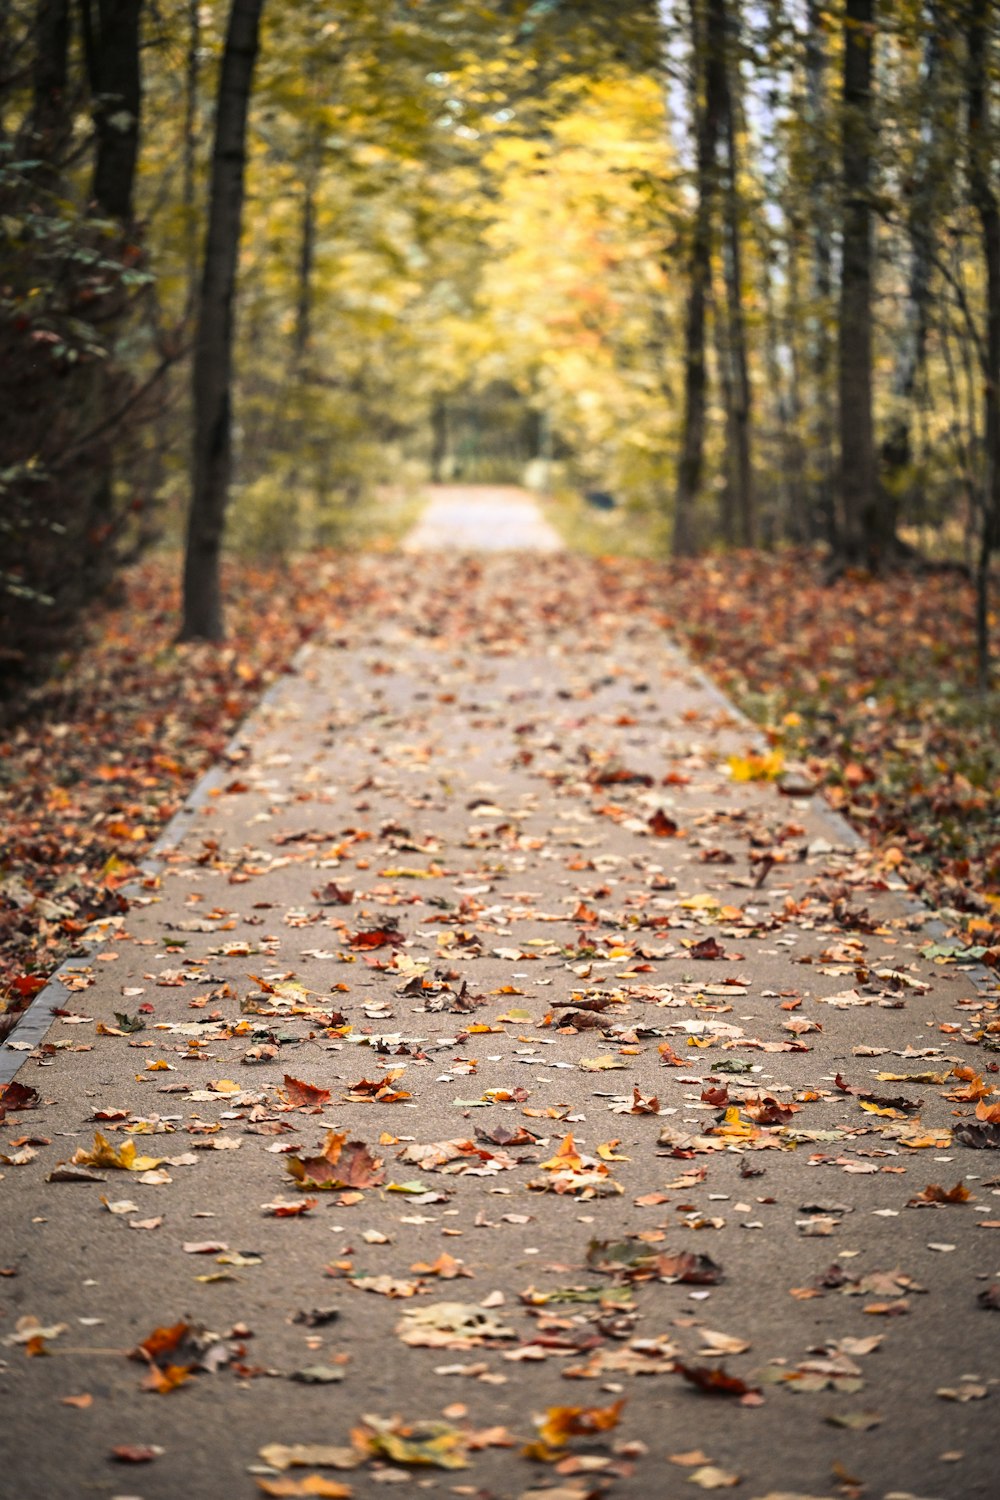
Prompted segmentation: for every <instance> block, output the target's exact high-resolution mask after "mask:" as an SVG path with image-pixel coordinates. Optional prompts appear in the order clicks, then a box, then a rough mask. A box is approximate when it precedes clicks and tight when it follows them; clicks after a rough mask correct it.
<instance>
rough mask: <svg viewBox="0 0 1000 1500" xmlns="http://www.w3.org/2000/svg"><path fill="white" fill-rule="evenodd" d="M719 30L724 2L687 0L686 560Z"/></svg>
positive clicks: (677, 545) (699, 448)
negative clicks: (690, 126) (690, 104)
mask: <svg viewBox="0 0 1000 1500" xmlns="http://www.w3.org/2000/svg"><path fill="white" fill-rule="evenodd" d="M725 28H726V10H725V0H707V3H706V6H705V14H704V23H703V24H702V21H701V14H700V4H699V0H692V4H691V43H692V54H693V65H694V71H695V87H694V117H695V151H696V161H695V172H696V177H695V191H696V194H697V201H696V204H695V214H694V224H693V226H692V231H691V247H690V252H689V259H688V296H687V311H686V315H685V320H684V417H683V427H682V436H681V455H680V462H679V464H678V469H677V489H676V494H675V500H674V530H673V544H672V551H673V554H674V556H675V557H690V556H692V555H693V554H694V553H695V551H696V550H697V538H696V535H695V517H694V511H695V505H696V503H697V501H698V498H699V495H700V493H701V484H702V473H703V470H704V456H705V404H706V379H705V322H706V317H705V314H706V308H707V304H708V297H709V291H710V289H711V280H712V223H713V218H714V209H715V200H716V196H717V187H718V182H717V171H716V168H717V160H716V158H717V153H718V141H719V125H720V120H721V109H722V97H723V93H724V88H725Z"/></svg>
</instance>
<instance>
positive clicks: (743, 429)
mask: <svg viewBox="0 0 1000 1500" xmlns="http://www.w3.org/2000/svg"><path fill="white" fill-rule="evenodd" d="M730 7H731V8H730V22H729V35H728V37H727V38H726V42H727V45H726V51H725V56H724V59H723V70H722V89H723V94H722V115H723V120H724V124H725V152H726V158H725V159H726V167H725V172H726V175H725V193H724V207H725V238H724V241H723V248H724V254H723V268H724V275H725V283H726V306H727V325H728V345H729V354H730V367H729V373H730V385H731V389H730V408H729V410H730V420H729V426H730V438H729V443H730V447H731V452H730V455H729V472H730V476H731V480H732V485H733V502H734V504H733V509H734V510H735V513H736V518H737V520H738V522H739V539H740V542H741V544H742V545H743V546H744V547H752V546H753V545H754V541H755V540H756V530H757V517H756V504H755V497H754V483H753V464H752V460H751V394H750V366H749V359H748V355H747V329H746V317H745V314H744V309H743V231H742V226H741V223H740V188H739V153H738V147H737V140H736V111H737V109H738V107H739V105H738V83H739V60H738V58H739V54H738V43H739V27H740V15H739V0H730ZM734 83H735V85H736V87H734Z"/></svg>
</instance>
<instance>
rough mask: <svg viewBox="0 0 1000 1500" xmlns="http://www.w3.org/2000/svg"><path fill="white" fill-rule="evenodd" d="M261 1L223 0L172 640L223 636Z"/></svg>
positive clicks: (214, 639) (210, 638)
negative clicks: (241, 256) (178, 617)
mask: <svg viewBox="0 0 1000 1500" xmlns="http://www.w3.org/2000/svg"><path fill="white" fill-rule="evenodd" d="M262 8H263V0H232V5H231V8H230V12H229V23H228V27H227V31H226V42H225V48H224V51H223V55H222V69H221V73H220V77H219V94H218V103H217V106H216V117H215V144H214V147H213V151H212V172H211V180H210V184H209V204H208V233H207V236H206V241H205V259H204V266H203V271H202V280H201V288H200V291H199V297H198V329H197V334H196V338H195V354H194V371H193V378H192V401H193V407H194V443H193V451H192V466H191V468H192V473H191V502H190V508H189V511H188V526H187V543H186V548H185V557H184V612H183V621H182V624H181V631H180V638H181V640H210V641H218V640H221V639H222V637H223V617H222V592H221V585H220V577H219V570H220V563H221V556H222V536H223V530H224V527H225V518H226V502H227V499H228V494H229V483H230V478H231V474H232V429H231V386H232V357H233V353H232V351H233V298H234V292H235V285H236V262H237V257H238V253H239V244H240V230H241V226H242V219H243V187H244V177H245V171H246V127H247V112H248V109H249V103H250V89H251V84H252V80H253V69H254V63H255V62H256V58H257V48H258V44H259V37H260V15H261V10H262Z"/></svg>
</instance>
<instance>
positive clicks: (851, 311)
mask: <svg viewBox="0 0 1000 1500" xmlns="http://www.w3.org/2000/svg"><path fill="white" fill-rule="evenodd" d="M874 13H875V0H846V9H845V15H844V67H843V95H842V106H841V107H842V121H841V170H842V194H843V205H842V257H843V264H842V268H841V274H840V326H839V330H838V350H837V354H838V369H837V377H838V394H839V402H838V414H839V423H840V476H839V479H840V483H839V489H840V507H841V531H840V538H839V552H840V559H841V560H842V561H843V562H845V563H847V564H856V563H862V562H863V563H867V564H868V565H869V566H871V567H877V566H878V565H879V562H880V561H881V557H882V552H883V548H884V542H885V538H884V536H883V534H882V528H881V524H880V523H881V518H880V516H879V505H878V494H877V488H878V474H877V469H876V463H875V434H874V421H873V415H872V385H873V378H872V306H871V304H872V259H873V257H872V212H871V201H870V188H871V156H872V132H873V128H874V122H873V118H872V54H873V51H874V47H873V32H874Z"/></svg>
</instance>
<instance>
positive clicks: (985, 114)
mask: <svg viewBox="0 0 1000 1500" xmlns="http://www.w3.org/2000/svg"><path fill="white" fill-rule="evenodd" d="M991 9H992V6H991V0H970V5H969V12H968V27H967V32H966V42H967V49H968V51H967V69H968V72H967V83H966V99H967V109H968V131H969V134H968V141H969V148H968V150H969V154H968V172H969V194H970V197H971V199H972V204H973V207H974V208H975V210H976V214H977V216H978V218H979V225H980V230H981V233H982V254H983V262H984V266H985V271H986V338H985V341H984V343H983V346H982V356H981V360H982V374H983V408H984V412H983V418H984V420H983V428H984V450H985V451H984V455H983V457H984V462H983V484H982V502H981V516H980V524H981V531H980V542H979V556H978V559H977V567H976V595H977V598H976V657H977V663H978V670H979V686H980V689H981V690H982V691H983V692H985V691H986V690H987V689H988V687H989V679H990V642H989V576H990V562H991V559H992V555H993V552H994V550H995V548H996V547H997V545H998V543H1000V203H998V201H997V194H996V190H995V188H994V187H993V182H992V178H991V171H990V169H991V164H992V161H993V158H994V155H995V142H994V140H993V122H992V119H991V116H990V95H989V83H990V70H989V53H990V30H989V19H990V13H991Z"/></svg>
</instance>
